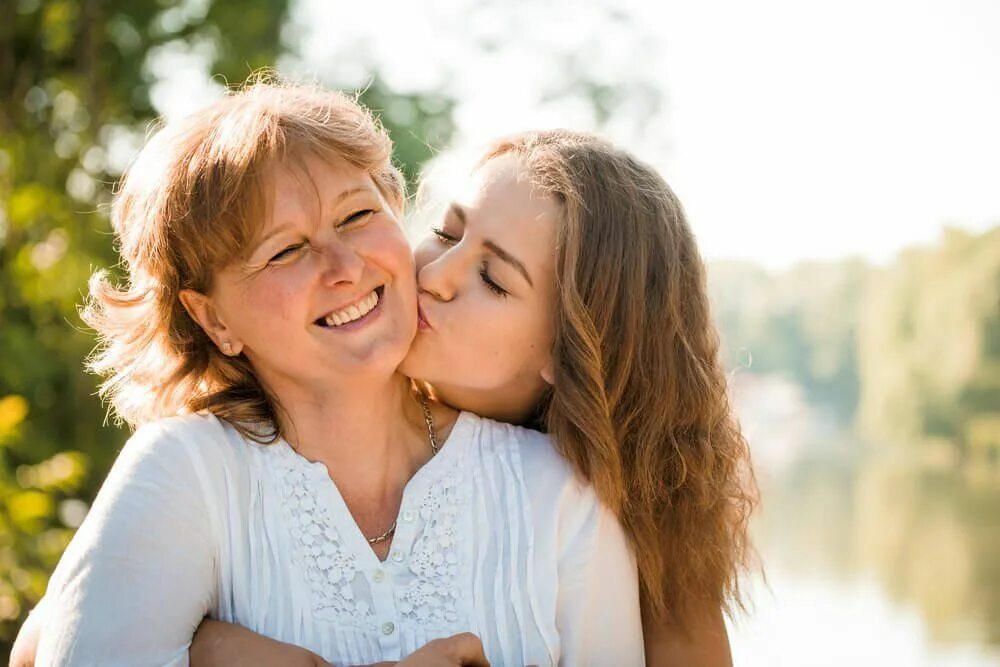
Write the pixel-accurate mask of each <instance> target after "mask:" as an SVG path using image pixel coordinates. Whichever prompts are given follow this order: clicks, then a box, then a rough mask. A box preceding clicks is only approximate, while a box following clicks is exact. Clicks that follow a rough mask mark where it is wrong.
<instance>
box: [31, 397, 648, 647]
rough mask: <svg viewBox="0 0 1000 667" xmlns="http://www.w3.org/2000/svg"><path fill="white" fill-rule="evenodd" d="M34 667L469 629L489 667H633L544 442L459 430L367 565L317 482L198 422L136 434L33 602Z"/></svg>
mask: <svg viewBox="0 0 1000 667" xmlns="http://www.w3.org/2000/svg"><path fill="white" fill-rule="evenodd" d="M45 604H46V605H47V612H46V615H47V621H46V623H45V628H44V631H43V632H42V637H41V642H40V646H39V653H38V663H37V664H39V665H49V664H58V665H186V664H187V662H188V646H189V644H190V642H191V637H192V635H193V633H194V631H195V628H196V627H197V626H198V624H199V623H200V622H201V620H202V618H203V617H205V616H206V615H208V616H210V617H212V618H216V619H220V620H223V621H229V622H234V623H238V624H240V625H243V626H245V627H247V628H250V629H251V630H254V631H256V632H258V633H262V634H264V635H267V636H270V637H273V638H275V639H278V640H281V641H285V642H289V643H292V644H297V645H299V646H303V647H306V648H308V649H310V650H312V651H314V652H316V653H318V654H319V655H322V656H323V657H324V658H325V659H326V660H328V661H330V662H332V663H333V664H335V665H338V666H339V665H357V664H368V663H374V662H378V661H380V660H396V659H399V658H402V657H405V656H406V655H407V654H409V653H410V652H412V651H414V650H415V649H417V648H419V647H421V646H423V645H424V644H425V643H426V642H428V641H429V640H431V639H434V638H437V637H443V636H448V635H452V634H455V633H458V632H463V631H470V632H474V633H475V634H477V635H479V637H481V638H482V640H483V644H484V646H485V649H486V654H487V657H488V658H489V659H490V661H491V663H492V664H493V665H517V666H521V665H539V666H541V665H556V664H559V665H622V666H627V665H642V664H643V649H642V630H641V624H640V616H639V599H638V586H637V576H636V564H635V559H634V556H633V554H632V553H631V551H630V549H629V547H628V545H627V543H626V540H625V537H624V534H623V532H622V529H621V527H620V525H619V523H618V522H617V521H616V519H615V517H614V516H613V515H612V514H611V513H610V512H608V511H607V510H606V509H605V508H604V507H603V506H602V505H600V504H599V503H598V501H597V499H596V497H595V496H594V494H593V492H592V491H591V489H590V488H589V487H588V486H586V485H584V484H582V483H580V482H579V481H578V480H577V478H576V477H575V476H574V475H573V473H572V471H571V470H570V468H569V466H568V465H567V463H566V462H565V461H564V460H563V459H562V458H561V457H560V456H559V455H558V454H557V453H556V452H555V451H554V449H553V447H552V445H551V443H550V441H549V439H548V438H547V437H546V436H544V435H542V434H539V433H536V432H534V431H529V430H526V429H522V428H517V427H514V426H510V425H507V424H500V423H497V422H492V421H490V420H486V419H482V418H479V417H476V416H475V415H472V414H470V413H462V414H461V415H460V416H459V417H458V421H457V422H456V424H455V426H454V428H453V430H452V433H451V435H450V437H449V438H448V441H447V442H446V443H445V444H444V446H443V447H442V449H441V451H440V452H439V453H438V454H437V456H435V457H434V458H433V459H431V460H430V461H429V462H428V463H427V464H426V465H425V466H424V467H423V468H421V469H420V470H419V471H418V472H417V474H416V475H414V477H413V479H411V480H410V482H409V483H408V485H407V487H406V489H405V492H404V494H403V501H402V506H401V508H400V512H399V517H398V528H397V531H396V534H395V536H394V538H393V543H392V550H391V552H390V553H389V557H388V558H387V559H386V560H385V561H384V562H383V561H379V560H378V559H377V557H376V556H375V554H374V552H373V551H372V550H371V548H370V547H369V545H368V543H367V541H366V540H365V538H364V536H363V535H362V534H361V532H360V530H359V529H358V527H357V525H356V524H355V523H354V520H353V519H352V517H351V515H350V512H349V511H348V509H347V506H346V505H345V504H344V500H343V499H342V498H341V496H340V494H339V493H338V491H337V488H336V486H335V484H334V483H333V481H332V480H331V479H330V477H329V474H328V472H327V469H326V467H325V466H324V465H323V464H322V463H312V462H310V461H308V460H306V459H305V458H303V457H302V456H300V455H299V454H298V453H296V452H295V450H293V449H292V448H291V447H290V446H289V445H288V444H287V443H286V442H284V441H283V440H279V441H278V442H276V443H274V444H272V445H258V444H255V443H252V442H250V441H248V440H246V439H244V438H243V437H241V436H240V435H239V434H238V433H237V432H236V431H235V430H234V429H233V428H232V427H230V426H229V425H227V424H225V423H224V422H222V421H220V420H218V419H216V418H215V417H213V416H209V415H190V416H184V417H177V418H173V419H167V420H163V421H160V422H157V423H154V424H150V425H148V426H145V427H143V428H141V429H140V430H139V431H138V432H137V433H136V434H135V435H134V436H133V437H132V438H131V440H130V441H129V443H128V444H127V445H126V446H125V448H124V450H123V451H122V453H121V455H120V456H119V458H118V461H117V462H116V463H115V465H114V467H113V469H112V471H111V473H110V474H109V475H108V478H107V480H106V482H105V483H104V486H103V488H102V489H101V491H100V493H99V494H98V497H97V499H96V501H95V502H94V506H93V508H92V509H91V512H90V514H89V515H88V517H87V519H86V520H85V521H84V523H83V525H82V526H81V528H80V530H79V531H78V532H77V534H76V536H75V537H74V538H73V541H72V542H71V544H70V545H69V547H68V549H67V550H66V552H65V554H64V555H63V557H62V560H61V561H60V563H59V566H58V567H57V568H56V571H55V573H54V574H53V576H52V579H51V581H50V583H49V588H48V591H47V593H46V602H45Z"/></svg>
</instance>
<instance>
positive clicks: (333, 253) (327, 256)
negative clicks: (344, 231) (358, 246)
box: [320, 239, 365, 287]
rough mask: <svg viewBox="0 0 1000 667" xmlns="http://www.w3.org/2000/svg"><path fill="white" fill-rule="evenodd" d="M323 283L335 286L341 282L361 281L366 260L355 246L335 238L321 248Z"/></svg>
mask: <svg viewBox="0 0 1000 667" xmlns="http://www.w3.org/2000/svg"><path fill="white" fill-rule="evenodd" d="M320 255H321V258H320V259H321V262H322V267H323V268H322V276H321V280H322V281H323V284H325V285H329V286H331V287H332V286H334V285H337V284H340V283H344V284H353V283H357V282H360V281H361V276H362V274H363V273H364V270H365V260H364V258H362V257H361V256H360V255H359V254H358V253H356V252H355V251H354V249H353V248H351V247H350V246H348V245H347V244H346V243H344V242H343V241H341V240H339V239H334V240H332V241H330V242H328V243H326V244H324V245H323V246H321V248H320Z"/></svg>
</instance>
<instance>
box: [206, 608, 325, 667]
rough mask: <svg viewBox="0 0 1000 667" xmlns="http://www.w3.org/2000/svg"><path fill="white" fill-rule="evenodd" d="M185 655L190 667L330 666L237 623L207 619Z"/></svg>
mask: <svg viewBox="0 0 1000 667" xmlns="http://www.w3.org/2000/svg"><path fill="white" fill-rule="evenodd" d="M188 654H189V656H190V658H191V667H213V666H214V665H241V667H271V666H272V665H283V666H286V665H287V667H331V666H330V663H328V662H327V661H326V660H324V659H323V658H321V657H320V656H318V655H316V654H315V653H313V652H312V651H309V650H307V649H304V648H302V647H300V646H294V645H292V644H286V643H284V642H279V641H278V640H276V639H271V638H270V637H265V636H264V635H259V634H257V633H256V632H253V631H251V630H247V629H246V628H244V627H242V626H240V625H233V624H232V623H223V622H221V621H213V620H210V619H205V620H204V621H202V622H201V625H199V626H198V630H197V632H195V635H194V641H192V642H191V648H190V650H189V651H188Z"/></svg>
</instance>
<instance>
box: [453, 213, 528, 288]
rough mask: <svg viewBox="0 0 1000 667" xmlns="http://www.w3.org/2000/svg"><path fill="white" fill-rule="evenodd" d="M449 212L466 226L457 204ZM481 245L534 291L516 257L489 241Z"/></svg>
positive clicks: (463, 215)
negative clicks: (509, 267)
mask: <svg viewBox="0 0 1000 667" xmlns="http://www.w3.org/2000/svg"><path fill="white" fill-rule="evenodd" d="M449 210H450V211H451V212H452V213H454V214H455V217H456V218H458V219H459V220H461V221H462V224H463V225H467V224H468V217H467V216H466V213H465V209H464V208H462V207H461V206H459V205H458V204H454V203H453V204H452V205H451V206H450V207H449ZM483 245H484V246H486V249H487V250H489V251H490V252H492V253H493V254H494V255H496V256H497V259H500V260H502V261H504V262H506V263H507V264H509V265H510V266H512V267H514V270H515V271H517V272H518V273H520V274H521V275H522V276H524V279H525V280H527V281H528V285H530V286H531V287H532V289H534V287H535V283H534V282H532V280H531V276H530V275H528V269H526V268H525V267H524V264H523V263H522V262H521V260H519V259H518V258H517V257H514V255H512V254H510V253H509V252H507V251H506V250H504V249H503V248H501V247H500V246H498V245H497V244H496V243H494V242H493V241H489V240H487V241H483Z"/></svg>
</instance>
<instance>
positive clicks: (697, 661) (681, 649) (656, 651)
mask: <svg viewBox="0 0 1000 667" xmlns="http://www.w3.org/2000/svg"><path fill="white" fill-rule="evenodd" d="M642 628H643V636H644V637H645V640H646V665H647V667H733V657H732V654H731V653H730V651H729V635H728V634H727V633H726V623H725V620H724V619H723V616H722V610H721V609H718V608H715V609H713V610H711V611H710V612H708V613H705V614H703V615H700V616H698V617H697V619H696V620H695V621H694V622H692V623H691V625H690V627H689V629H688V631H687V632H683V631H681V630H677V629H674V628H670V627H668V626H667V625H665V624H663V623H657V622H655V621H653V620H652V619H651V618H649V616H648V615H646V614H643V618H642Z"/></svg>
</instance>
